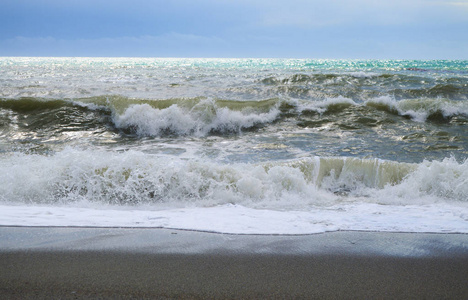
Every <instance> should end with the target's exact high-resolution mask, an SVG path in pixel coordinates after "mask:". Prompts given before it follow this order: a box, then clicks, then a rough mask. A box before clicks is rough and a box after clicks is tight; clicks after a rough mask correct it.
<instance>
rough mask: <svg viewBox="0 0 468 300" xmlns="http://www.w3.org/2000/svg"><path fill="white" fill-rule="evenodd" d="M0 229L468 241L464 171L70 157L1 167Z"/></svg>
mask: <svg viewBox="0 0 468 300" xmlns="http://www.w3.org/2000/svg"><path fill="white" fill-rule="evenodd" d="M0 182H2V185H0V206H1V208H0V225H20V226H121V227H138V226H143V227H165V228H180V229H193V230H204V231H216V232H226V233H246V234H247V233H258V234H273V233H277V234H299V233H300V234H302V233H316V232H324V231H332V230H377V231H410V232H468V196H467V195H468V162H467V161H465V162H462V163H460V162H457V161H456V160H455V159H453V158H447V159H445V160H442V161H432V162H429V161H425V162H423V163H421V164H401V163H394V162H388V161H382V160H362V159H353V158H310V159H302V160H294V161H288V162H277V163H269V164H266V165H259V164H257V165H253V164H219V163H215V162H207V161H203V160H193V159H188V160H186V159H177V158H167V157H161V156H157V155H151V154H145V153H141V152H137V151H128V152H123V153H118V152H107V151H100V150H77V149H72V148H67V149H65V150H63V151H61V152H58V153H56V154H54V155H51V156H41V155H26V154H12V155H8V156H7V155H4V156H2V157H1V158H0Z"/></svg>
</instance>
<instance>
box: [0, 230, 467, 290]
mask: <svg viewBox="0 0 468 300" xmlns="http://www.w3.org/2000/svg"><path fill="white" fill-rule="evenodd" d="M0 269H1V270H2V272H1V273H0V295H1V297H2V298H5V299H7V298H8V299H24V298H35V299H37V298H61V299H69V298H71V299H73V298H116V297H117V298H139V299H142V298H163V299H164V298H178V299H180V298H184V299H193V298H195V299H197V298H200V299H202V298H205V299H206V298H216V299H225V298H243V299H245V298H251V299H253V298H321V299H323V298H326V299H334V298H379V299H382V298H383V299H390V298H391V299H395V298H398V299H403V298H405V299H408V298H419V299H421V298H425V299H466V297H467V296H468V285H467V284H466V279H467V278H468V236H467V235H463V234H420V233H417V234H416V233H382V232H380V233H379V232H331V233H324V234H316V235H299V236H285V235H278V236H274V235H226V234H214V233H205V232H193V231H180V230H169V229H129V228H127V229H122V228H63V227H62V228H52V227H1V228H0Z"/></svg>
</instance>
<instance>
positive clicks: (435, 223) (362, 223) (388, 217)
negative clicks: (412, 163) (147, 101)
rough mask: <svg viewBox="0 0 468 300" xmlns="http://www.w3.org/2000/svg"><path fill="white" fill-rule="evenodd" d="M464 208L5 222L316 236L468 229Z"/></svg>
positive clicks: (10, 220)
mask: <svg viewBox="0 0 468 300" xmlns="http://www.w3.org/2000/svg"><path fill="white" fill-rule="evenodd" d="M467 219H468V213H467V209H466V208H465V209H464V210H463V211H461V210H460V208H459V207H458V206H447V205H440V204H438V205H437V204H433V205H427V206H390V205H377V204H362V203H361V204H359V203H358V204H351V205H346V204H344V205H339V206H338V205H337V206H334V207H329V208H328V209H326V210H324V209H318V208H311V209H310V210H309V211H306V212H304V211H275V210H261V209H252V208H246V207H243V206H239V205H222V206H216V207H209V208H183V209H170V210H162V211H157V210H142V209H128V208H127V209H122V208H120V209H119V208H115V209H112V208H106V209H96V208H83V207H60V206H23V205H22V206H11V205H10V206H8V205H1V204H0V225H5V226H79V227H152V228H171V229H186V230H199V231H209V232H219V233H231V234H313V233H321V232H327V231H338V230H359V231H388V232H441V233H468V221H467Z"/></svg>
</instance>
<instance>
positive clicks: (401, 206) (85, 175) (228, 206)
mask: <svg viewBox="0 0 468 300" xmlns="http://www.w3.org/2000/svg"><path fill="white" fill-rule="evenodd" d="M467 158H468V61H466V60H461V61H446V60H432V61H418V60H313V59H182V58H26V57H24V58H10V57H3V58H0V225H6V226H77V227H152V228H154V227H156V228H173V229H187V230H200V231H209V232H219V233H234V234H311V233H320V232H327V231H339V230H359V231H392V232H448V233H468V160H467Z"/></svg>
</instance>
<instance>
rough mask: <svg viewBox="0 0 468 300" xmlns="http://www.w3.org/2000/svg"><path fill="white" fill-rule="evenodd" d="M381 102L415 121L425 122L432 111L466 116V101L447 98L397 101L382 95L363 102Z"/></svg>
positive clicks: (467, 111) (467, 106) (467, 109)
mask: <svg viewBox="0 0 468 300" xmlns="http://www.w3.org/2000/svg"><path fill="white" fill-rule="evenodd" d="M368 103H369V104H371V103H375V104H383V105H386V106H387V107H388V108H389V109H391V110H395V111H397V112H398V114H399V115H402V116H403V115H408V116H410V117H411V118H412V119H413V120H414V121H416V122H425V121H426V120H427V118H428V117H429V116H430V115H431V114H434V113H437V112H440V113H441V114H442V115H443V116H444V117H452V116H456V115H465V116H468V104H467V102H466V101H454V100H447V99H439V98H435V99H425V98H422V99H421V98H420V99H407V100H400V101H397V100H395V99H394V98H392V97H390V96H382V97H378V98H375V99H371V100H367V101H366V102H365V104H368Z"/></svg>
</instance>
